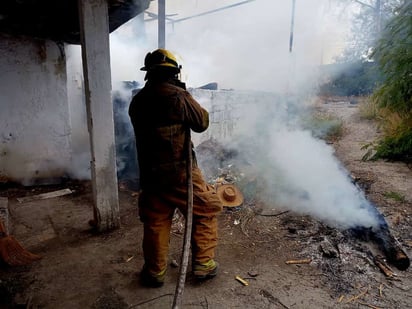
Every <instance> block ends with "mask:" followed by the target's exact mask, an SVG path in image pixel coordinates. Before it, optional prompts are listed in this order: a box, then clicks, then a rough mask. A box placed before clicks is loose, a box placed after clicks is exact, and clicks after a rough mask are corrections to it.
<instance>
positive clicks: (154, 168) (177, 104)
mask: <svg viewBox="0 0 412 309" xmlns="http://www.w3.org/2000/svg"><path fill="white" fill-rule="evenodd" d="M129 116H130V119H131V121H132V124H133V127H134V132H135V137H136V146H137V154H138V161H139V168H140V185H141V187H142V189H151V190H153V189H157V188H158V189H165V188H168V187H174V186H179V185H182V184H184V183H185V179H186V158H187V151H186V149H187V147H186V145H187V144H186V143H190V145H191V147H193V145H192V142H191V141H190V129H191V130H193V131H195V132H203V131H205V130H206V129H207V127H208V126H209V114H208V112H207V111H206V110H205V109H204V108H202V107H201V106H200V104H199V103H198V102H196V100H195V99H194V98H193V97H192V96H191V95H190V93H189V92H188V91H186V90H185V88H184V84H182V83H180V82H179V81H178V80H174V79H170V80H167V81H156V80H154V81H153V80H149V81H148V82H147V83H146V85H145V86H144V88H143V89H142V90H140V91H139V92H138V93H137V94H136V95H135V96H134V97H133V99H132V102H131V103H130V107H129ZM192 153H193V152H192ZM193 155H194V153H193ZM193 161H194V164H196V163H195V162H196V160H195V158H194V160H193Z"/></svg>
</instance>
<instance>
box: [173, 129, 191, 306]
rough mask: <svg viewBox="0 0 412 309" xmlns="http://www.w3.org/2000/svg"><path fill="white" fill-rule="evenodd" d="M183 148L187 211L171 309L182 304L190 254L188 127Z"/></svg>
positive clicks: (189, 143) (189, 140) (189, 151)
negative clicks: (184, 149) (185, 154)
mask: <svg viewBox="0 0 412 309" xmlns="http://www.w3.org/2000/svg"><path fill="white" fill-rule="evenodd" d="M185 144H186V145H185V148H186V151H187V161H186V178H187V213H186V224H185V234H184V240H183V252H182V256H181V261H180V269H179V278H178V281H177V284H176V290H175V294H174V298H173V305H172V308H173V309H178V308H179V307H180V306H181V304H182V299H183V290H184V288H185V281H186V273H187V265H188V262H189V254H190V239H191V235H192V222H193V177H192V176H193V175H192V165H193V162H192V161H193V157H192V143H191V139H190V129H188V132H187V134H186V141H185Z"/></svg>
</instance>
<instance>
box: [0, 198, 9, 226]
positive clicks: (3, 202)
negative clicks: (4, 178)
mask: <svg viewBox="0 0 412 309" xmlns="http://www.w3.org/2000/svg"><path fill="white" fill-rule="evenodd" d="M0 220H1V221H2V222H3V224H4V227H5V228H6V233H7V234H9V232H10V226H9V199H8V198H7V197H2V196H0Z"/></svg>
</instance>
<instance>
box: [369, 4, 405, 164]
mask: <svg viewBox="0 0 412 309" xmlns="http://www.w3.org/2000/svg"><path fill="white" fill-rule="evenodd" d="M371 57H373V59H374V60H375V61H377V62H378V64H379V67H380V69H381V72H382V74H383V83H382V84H381V86H380V87H378V88H377V89H376V90H375V92H374V94H373V96H372V98H373V100H374V102H375V104H376V105H377V107H378V108H379V109H380V110H381V114H382V115H384V117H383V123H384V128H386V132H385V133H386V135H385V137H384V138H383V139H382V140H380V141H379V143H378V145H377V147H376V154H375V155H374V158H386V159H391V160H403V161H408V162H409V161H410V162H412V1H411V0H404V1H403V4H402V5H401V6H400V7H399V8H398V10H396V12H395V15H394V17H393V18H392V19H391V20H390V21H389V22H388V24H387V25H386V27H385V28H384V29H383V32H382V37H381V39H380V40H379V41H378V42H377V44H376V46H375V48H374V50H373V53H372V55H371ZM394 119H396V121H394Z"/></svg>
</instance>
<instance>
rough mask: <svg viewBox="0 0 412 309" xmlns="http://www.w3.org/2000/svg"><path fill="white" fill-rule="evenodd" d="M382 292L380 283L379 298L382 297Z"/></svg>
mask: <svg viewBox="0 0 412 309" xmlns="http://www.w3.org/2000/svg"><path fill="white" fill-rule="evenodd" d="M382 291H383V283H381V285H380V286H379V296H380V297H382V296H383V294H382Z"/></svg>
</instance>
